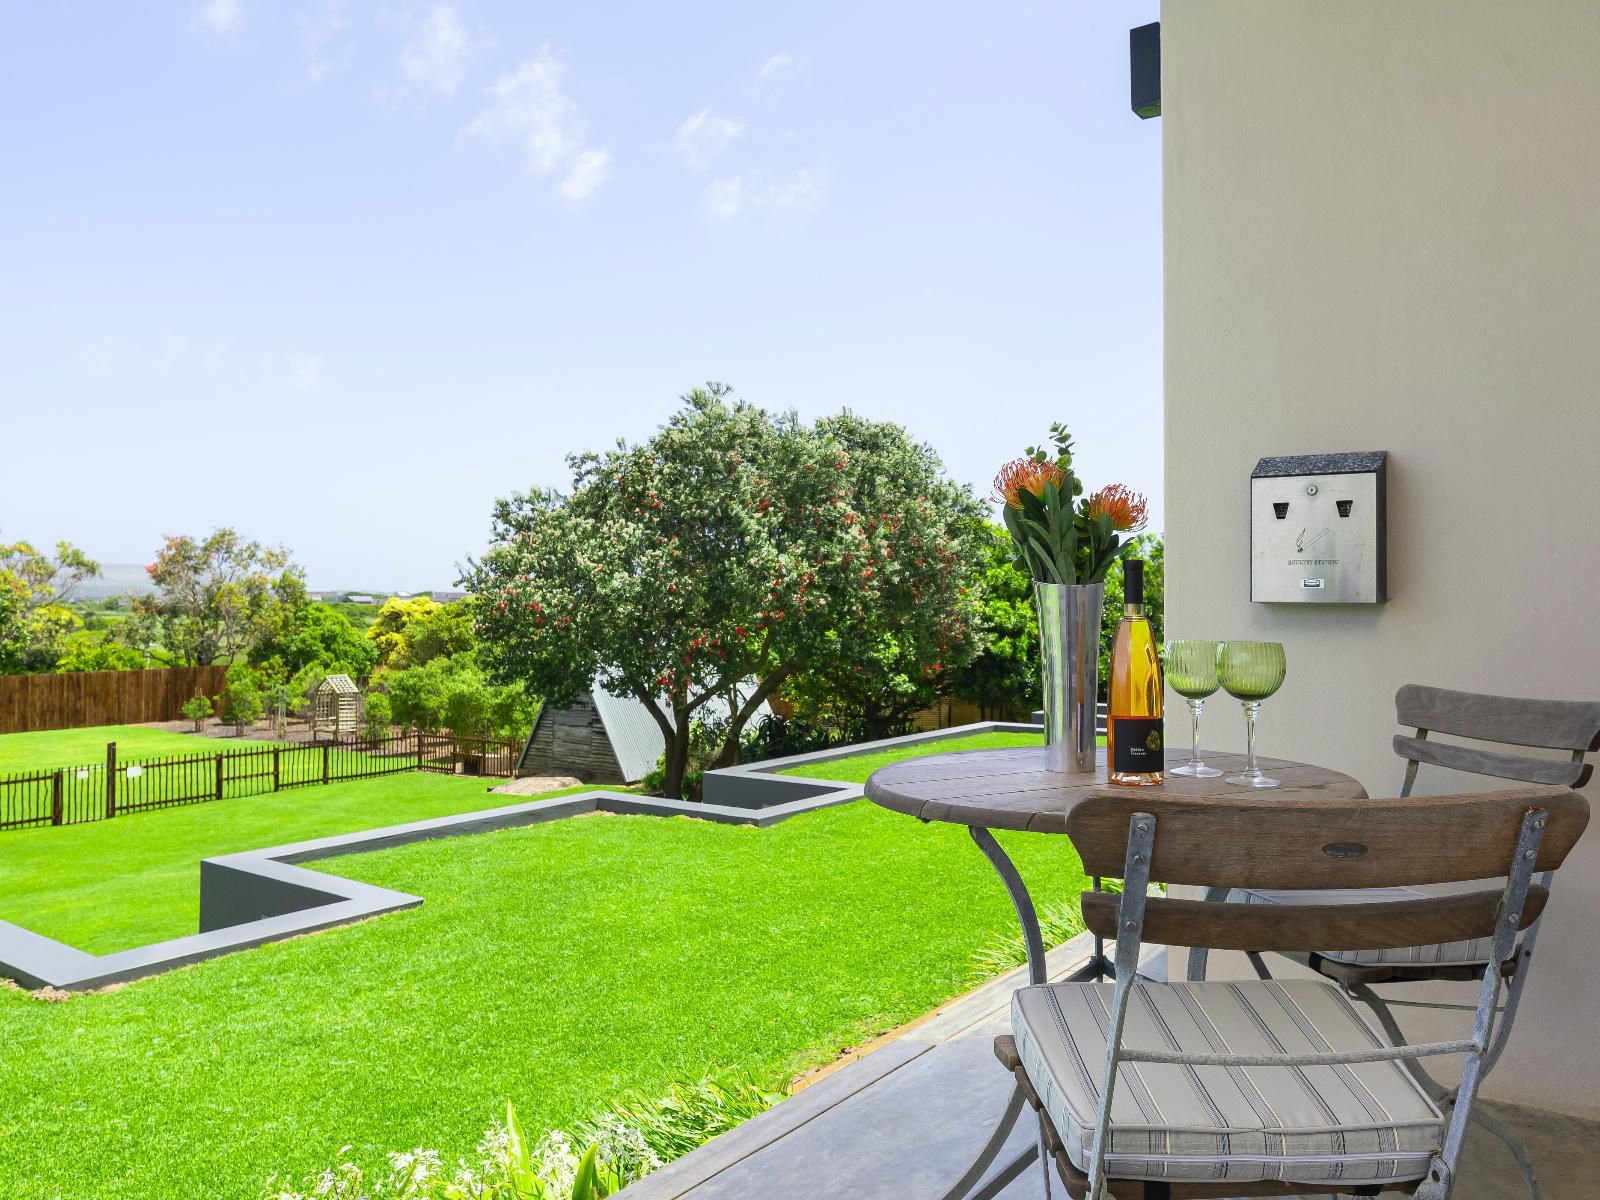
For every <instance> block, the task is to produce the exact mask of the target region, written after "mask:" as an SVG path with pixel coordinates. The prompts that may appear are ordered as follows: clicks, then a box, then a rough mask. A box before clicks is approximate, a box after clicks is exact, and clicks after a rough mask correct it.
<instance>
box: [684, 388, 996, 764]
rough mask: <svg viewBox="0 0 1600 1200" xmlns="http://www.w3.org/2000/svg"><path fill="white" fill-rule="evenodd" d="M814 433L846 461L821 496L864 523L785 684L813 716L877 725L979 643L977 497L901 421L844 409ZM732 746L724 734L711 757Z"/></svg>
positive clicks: (934, 692)
mask: <svg viewBox="0 0 1600 1200" xmlns="http://www.w3.org/2000/svg"><path fill="white" fill-rule="evenodd" d="M814 436H815V437H816V438H817V439H818V441H819V444H820V446H821V448H822V451H823V453H824V454H825V455H826V454H828V453H836V454H837V455H838V456H839V461H842V463H843V465H842V466H840V465H838V463H837V462H836V464H835V467H834V475H835V477H836V481H835V485H834V486H833V487H832V488H831V489H830V490H831V491H832V493H833V494H832V496H831V497H830V498H829V500H830V501H831V503H833V504H834V505H835V506H836V507H840V508H842V509H843V510H844V511H845V512H846V514H847V515H849V516H854V517H855V520H853V521H852V520H848V519H847V520H846V521H845V528H846V529H855V528H859V529H860V531H861V532H860V536H859V538H858V539H857V540H856V542H855V543H854V544H851V543H849V542H846V544H845V545H844V547H843V548H842V549H841V550H839V555H840V562H839V563H838V569H837V570H836V572H835V573H834V575H833V578H832V579H831V581H830V582H831V585H832V586H831V593H832V594H831V597H830V599H831V603H830V604H829V606H828V607H827V608H826V609H825V610H819V611H818V613H817V617H818V620H816V622H815V623H814V627H813V628H812V629H810V630H808V631H807V634H808V636H807V638H806V640H805V641H804V642H803V643H802V646H803V651H804V652H803V654H802V655H799V658H800V661H801V662H802V663H803V664H804V667H803V669H802V670H800V671H799V672H797V673H796V675H795V678H794V681H793V683H792V684H791V685H790V686H789V688H788V689H787V690H788V692H789V693H790V694H791V695H793V696H794V697H795V699H796V700H797V701H798V702H799V705H798V707H799V709H800V711H801V713H802V714H803V715H804V716H806V717H807V718H808V719H810V720H812V721H813V722H815V723H817V724H823V725H829V726H833V727H836V728H841V729H849V730H859V731H860V733H861V734H862V735H863V736H865V737H868V738H876V737H882V736H886V735H888V734H890V733H892V732H894V731H896V730H898V729H900V728H902V727H903V726H904V725H905V724H906V722H908V721H909V720H910V719H911V717H912V716H913V715H914V714H915V713H916V712H917V711H918V710H919V709H922V708H925V707H927V706H928V705H929V704H931V703H932V702H933V701H934V700H935V699H937V698H938V697H939V696H942V695H948V694H950V691H951V689H952V687H953V685H954V680H955V675H956V672H958V671H959V670H960V669H961V668H963V667H964V666H965V665H966V664H967V662H968V661H969V660H970V659H971V657H972V654H973V652H974V650H975V649H976V644H977V642H976V631H975V623H976V620H977V597H976V587H975V585H976V582H977V575H978V564H979V560H980V558H981V556H982V553H983V542H982V529H981V524H980V521H979V518H978V512H979V509H978V506H977V503H976V502H975V501H974V500H973V499H972V497H971V495H970V494H969V493H968V492H967V490H966V489H965V488H962V487H960V486H958V485H956V484H955V483H953V482H951V481H950V480H949V479H947V478H946V477H945V474H944V466H943V464H942V463H941V462H940V461H939V458H938V456H937V455H936V454H935V453H934V452H933V450H932V449H931V448H929V447H928V446H926V445H922V444H920V443H917V442H914V441H913V440H912V439H911V438H910V436H909V435H908V434H907V433H906V431H905V430H904V429H902V428H901V427H900V426H898V425H892V424H887V423H884V422H877V421H868V420H866V419H864V418H861V417H858V416H856V415H854V414H853V413H848V412H846V413H843V414H841V415H839V416H836V417H824V418H821V419H819V420H818V421H817V423H816V426H815V429H814ZM825 502H826V501H825ZM733 732H734V734H735V736H736V735H737V732H738V731H733ZM736 749H737V742H736V741H734V740H731V739H730V741H729V742H728V743H725V744H724V750H723V753H722V754H721V755H719V757H718V760H717V763H716V764H715V765H718V766H728V765H731V764H732V763H733V762H734V761H735V756H734V751H735V750H736Z"/></svg>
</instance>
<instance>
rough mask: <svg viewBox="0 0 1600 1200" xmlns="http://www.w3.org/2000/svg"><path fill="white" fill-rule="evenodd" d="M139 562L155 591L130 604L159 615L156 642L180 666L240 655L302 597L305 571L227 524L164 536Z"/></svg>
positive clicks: (270, 630)
mask: <svg viewBox="0 0 1600 1200" xmlns="http://www.w3.org/2000/svg"><path fill="white" fill-rule="evenodd" d="M147 569H148V571H149V573H150V581H151V582H152V583H154V584H155V585H156V587H157V588H158V589H160V590H159V591H158V592H157V593H156V594H155V595H153V596H145V597H142V598H140V599H139V600H138V601H136V602H135V603H136V606H137V609H138V611H140V612H147V613H150V614H152V615H154V616H156V617H157V618H159V619H160V621H161V625H162V641H163V642H164V643H165V645H166V647H167V649H168V650H169V651H171V652H172V653H173V654H175V655H176V656H177V657H178V659H179V661H181V662H182V663H183V664H184V665H185V666H207V665H209V664H211V663H214V662H216V661H217V660H218V659H232V658H233V657H235V656H236V655H239V654H242V653H243V652H244V651H245V650H247V649H248V648H249V647H250V646H252V645H254V644H255V643H256V642H257V641H259V640H260V639H262V638H263V637H266V636H269V635H273V634H275V633H277V632H278V631H280V630H281V629H282V628H283V626H284V624H285V622H286V621H287V620H288V619H289V618H290V617H291V616H292V614H293V612H294V611H295V610H296V609H298V608H299V607H300V606H302V605H303V604H304V603H305V573H304V571H302V570H301V569H300V568H299V567H297V566H295V565H294V564H293V563H292V562H291V561H290V558H289V552H288V551H287V550H285V549H283V548H282V547H277V548H271V547H267V546H263V545H262V544H261V543H260V542H252V541H246V540H245V539H244V538H242V537H240V536H239V534H238V533H236V532H235V531H234V530H232V529H217V530H213V531H212V533H211V534H210V535H209V536H207V537H206V538H205V539H203V540H197V539H195V538H192V537H188V536H181V537H169V538H167V540H166V542H165V544H163V545H162V547H161V550H160V551H159V553H157V555H156V560H155V562H153V563H151V564H150V566H149V567H148V568H147Z"/></svg>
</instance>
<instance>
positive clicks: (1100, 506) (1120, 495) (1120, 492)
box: [1088, 483, 1149, 533]
mask: <svg viewBox="0 0 1600 1200" xmlns="http://www.w3.org/2000/svg"><path fill="white" fill-rule="evenodd" d="M1148 505H1149V502H1148V501H1147V500H1146V499H1145V498H1144V496H1143V495H1142V494H1141V493H1139V492H1136V491H1134V490H1133V489H1132V488H1130V487H1128V486H1127V485H1126V484H1122V483H1113V484H1111V485H1110V486H1108V487H1103V488H1101V489H1100V490H1099V491H1098V492H1096V493H1095V494H1094V495H1092V496H1090V497H1089V504H1088V513H1089V516H1090V518H1094V517H1110V518H1111V528H1113V529H1115V530H1116V531H1117V532H1118V533H1138V532H1139V530H1141V529H1143V528H1144V524H1145V509H1146V508H1147V507H1148Z"/></svg>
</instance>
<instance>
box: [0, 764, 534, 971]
mask: <svg viewBox="0 0 1600 1200" xmlns="http://www.w3.org/2000/svg"><path fill="white" fill-rule="evenodd" d="M178 736H181V735H178ZM198 740H199V739H191V741H198ZM491 782H492V781H486V780H483V779H466V778H461V777H456V776H451V775H430V774H423V773H421V772H409V771H408V772H405V773H403V774H397V775H386V776H382V777H380V778H377V779H359V780H352V781H350V782H348V783H332V784H328V785H326V786H323V785H320V784H316V785H312V786H309V787H300V788H293V789H290V790H286V791H281V792H276V793H272V792H269V793H266V794H264V795H258V796H240V797H233V798H229V799H226V800H219V801H215V802H212V803H206V804H192V805H188V806H185V807H182V808H169V809H161V810H157V811H154V812H143V813H135V814H133V815H131V816H123V817H117V818H116V819H114V820H111V821H97V822H94V823H93V824H89V825H69V826H63V827H61V828H59V829H57V828H51V827H48V826H47V827H44V828H37V829H14V830H0V919H4V920H7V921H11V922H13V923H14V924H17V925H23V926H25V927H27V928H28V929H31V930H33V931H34V932H36V933H42V934H45V935H46V936H48V937H53V938H56V939H58V940H60V941H63V942H68V943H70V944H72V945H74V946H76V947H78V948H79V949H80V950H88V951H91V952H92V953H95V954H107V953H110V952H111V951H113V950H124V949H127V948H128V947H130V946H138V945H143V944H144V943H146V942H154V941H160V940H162V939H165V938H173V937H182V936H183V935H185V934H189V933H194V932H196V931H197V930H198V929H199V921H200V860H201V859H202V858H206V857H209V856H210V855H213V854H227V853H230V852H233V851H237V850H255V849H259V848H261V847H264V846H276V845H280V844H282V843H284V842H297V841H301V840H303V839H305V838H315V837H328V836H331V835H332V834H336V833H352V832H354V831H356V830H360V829H374V828H376V827H378V826H380V825H396V824H399V823H401V822H403V821H420V820H423V819H424V818H426V817H438V816H444V815H446V814H448V813H458V812H471V811H473V810H474V809H479V808H496V807H498V806H499V805H502V804H515V803H517V802H518V801H519V800H522V799H526V798H527V797H516V796H490V795H488V794H487V789H488V787H489V786H490V783H491Z"/></svg>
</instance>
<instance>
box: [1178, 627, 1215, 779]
mask: <svg viewBox="0 0 1600 1200" xmlns="http://www.w3.org/2000/svg"><path fill="white" fill-rule="evenodd" d="M1217 646H1218V643H1217V642H1195V641H1183V642H1168V643H1167V654H1166V663H1165V667H1166V670H1165V674H1166V679H1167V686H1168V687H1170V688H1171V689H1172V690H1173V691H1175V692H1177V693H1178V695H1180V696H1182V697H1183V698H1184V700H1185V701H1187V703H1188V705H1189V761H1188V762H1186V763H1184V764H1183V766H1181V767H1173V768H1172V770H1170V771H1168V772H1167V774H1169V775H1188V776H1190V777H1192V778H1195V779H1215V778H1216V777H1217V776H1218V775H1221V774H1222V772H1221V771H1219V770H1217V769H1216V768H1215V767H1208V766H1206V764H1205V763H1204V762H1202V761H1201V760H1200V710H1201V709H1203V708H1204V707H1205V704H1206V697H1207V696H1209V695H1211V694H1212V693H1213V692H1215V691H1216V690H1217V688H1218V687H1220V686H1221V683H1220V681H1219V680H1218V679H1217Z"/></svg>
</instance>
